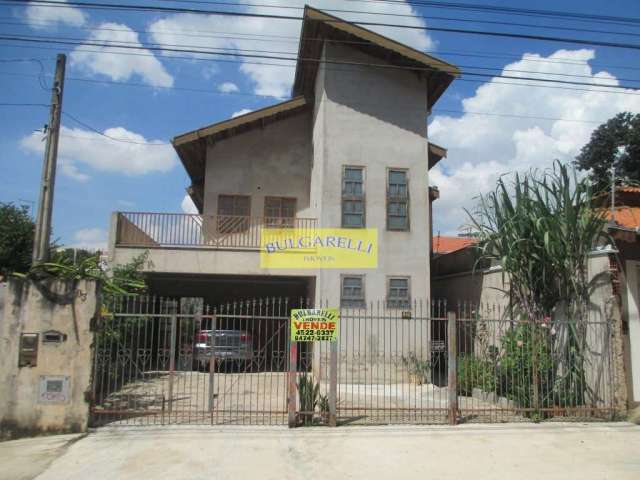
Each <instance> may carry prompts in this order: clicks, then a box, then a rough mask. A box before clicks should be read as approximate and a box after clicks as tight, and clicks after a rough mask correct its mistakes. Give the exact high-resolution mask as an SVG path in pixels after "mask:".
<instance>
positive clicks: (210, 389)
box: [209, 315, 216, 412]
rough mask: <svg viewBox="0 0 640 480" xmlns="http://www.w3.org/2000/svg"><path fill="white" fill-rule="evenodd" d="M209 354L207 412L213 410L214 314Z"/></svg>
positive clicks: (214, 367) (214, 363)
mask: <svg viewBox="0 0 640 480" xmlns="http://www.w3.org/2000/svg"><path fill="white" fill-rule="evenodd" d="M209 343H210V345H211V356H210V357H209V412H213V400H214V398H215V391H214V381H213V380H214V378H213V377H214V372H215V370H216V356H215V351H216V316H215V315H213V317H212V318H211V340H210V341H209Z"/></svg>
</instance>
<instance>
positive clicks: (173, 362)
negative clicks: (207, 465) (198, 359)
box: [168, 315, 178, 423]
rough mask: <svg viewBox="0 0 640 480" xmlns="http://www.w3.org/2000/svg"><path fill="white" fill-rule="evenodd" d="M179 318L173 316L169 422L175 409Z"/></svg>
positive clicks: (170, 350)
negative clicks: (174, 379) (174, 389)
mask: <svg viewBox="0 0 640 480" xmlns="http://www.w3.org/2000/svg"><path fill="white" fill-rule="evenodd" d="M177 323H178V320H177V318H176V316H175V315H172V316H171V345H170V349H169V408H168V410H169V423H171V411H172V410H173V377H174V375H175V373H176V337H177V326H178V325H177Z"/></svg>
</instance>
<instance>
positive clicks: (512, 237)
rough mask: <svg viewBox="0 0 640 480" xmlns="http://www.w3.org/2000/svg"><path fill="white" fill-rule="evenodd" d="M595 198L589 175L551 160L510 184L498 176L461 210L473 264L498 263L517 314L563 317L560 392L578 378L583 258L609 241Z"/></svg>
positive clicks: (536, 320) (584, 298)
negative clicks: (473, 245) (474, 248)
mask: <svg viewBox="0 0 640 480" xmlns="http://www.w3.org/2000/svg"><path fill="white" fill-rule="evenodd" d="M595 193H596V192H594V190H593V188H592V185H591V183H590V182H589V180H588V179H587V178H579V177H578V176H577V175H576V172H575V170H572V171H570V169H569V168H568V167H567V166H566V165H563V164H561V163H560V162H559V161H556V162H554V165H553V167H552V168H551V169H549V170H545V171H542V172H540V171H537V170H532V171H530V172H528V173H526V174H524V175H518V174H516V175H514V177H513V182H511V183H510V182H509V181H508V180H507V179H506V178H505V177H501V178H500V179H499V180H498V185H497V188H496V190H495V191H493V192H491V193H489V194H487V195H483V196H481V197H480V199H479V203H478V206H477V208H476V210H475V211H473V212H472V213H470V212H467V213H468V214H469V216H470V218H471V221H472V223H473V226H474V227H475V229H476V230H477V233H478V236H479V243H478V248H479V250H480V260H479V261H481V260H483V261H489V262H498V263H500V265H501V266H502V268H503V271H504V273H505V274H506V275H508V280H509V292H508V293H509V295H510V298H511V303H512V305H511V306H512V308H513V309H514V311H515V313H516V314H518V315H520V316H521V317H522V318H523V319H526V320H527V321H529V322H531V323H532V325H534V326H535V325H536V324H542V322H543V320H544V319H545V318H546V317H551V316H552V315H553V314H554V313H555V312H557V311H558V310H559V309H562V310H564V311H565V312H566V313H567V316H568V319H569V321H568V322H567V323H566V324H565V325H566V327H567V330H568V331H567V332H566V336H563V337H562V338H566V342H564V344H563V345H562V347H561V350H562V351H561V352H558V355H559V356H560V357H565V358H564V360H565V361H566V365H565V366H564V368H563V370H562V371H563V374H562V377H563V382H564V383H565V385H564V386H563V387H566V386H567V385H566V382H570V383H571V384H572V385H573V386H576V385H578V384H580V382H582V381H583V380H584V379H583V375H584V373H583V368H584V367H583V366H582V363H583V362H582V361H583V359H584V356H583V355H582V352H583V351H584V342H585V338H584V323H585V320H586V318H585V314H586V311H585V308H586V305H587V304H588V303H589V297H590V294H591V291H592V288H593V281H590V280H589V278H588V273H587V258H588V254H589V252H590V251H592V250H593V249H594V247H596V246H597V245H598V244H605V243H607V242H609V241H610V239H609V237H608V235H607V234H606V232H605V229H604V226H605V222H606V220H605V218H604V216H603V213H602V210H600V209H596V208H594V207H593V205H592V202H593V198H594V195H595ZM533 338H534V340H536V339H539V336H538V335H537V334H535V332H534V337H533ZM558 338H560V337H558ZM536 341H541V339H540V340H536ZM534 351H536V349H534ZM567 356H571V357H572V358H566V357H567ZM576 368H577V369H578V370H577V371H576ZM582 384H583V385H584V383H582Z"/></svg>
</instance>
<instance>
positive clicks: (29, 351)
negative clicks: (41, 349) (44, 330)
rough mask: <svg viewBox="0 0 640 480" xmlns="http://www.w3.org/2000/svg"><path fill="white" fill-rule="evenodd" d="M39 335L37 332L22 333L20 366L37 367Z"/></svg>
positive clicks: (19, 356)
mask: <svg viewBox="0 0 640 480" xmlns="http://www.w3.org/2000/svg"><path fill="white" fill-rule="evenodd" d="M38 337H39V335H38V334H37V333H21V334H20V351H19V353H18V367H35V366H36V365H37V364H38Z"/></svg>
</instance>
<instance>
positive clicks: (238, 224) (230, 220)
mask: <svg viewBox="0 0 640 480" xmlns="http://www.w3.org/2000/svg"><path fill="white" fill-rule="evenodd" d="M250 211H251V197H250V196H248V195H218V232H220V233H237V232H244V231H246V230H248V229H249V214H250Z"/></svg>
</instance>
